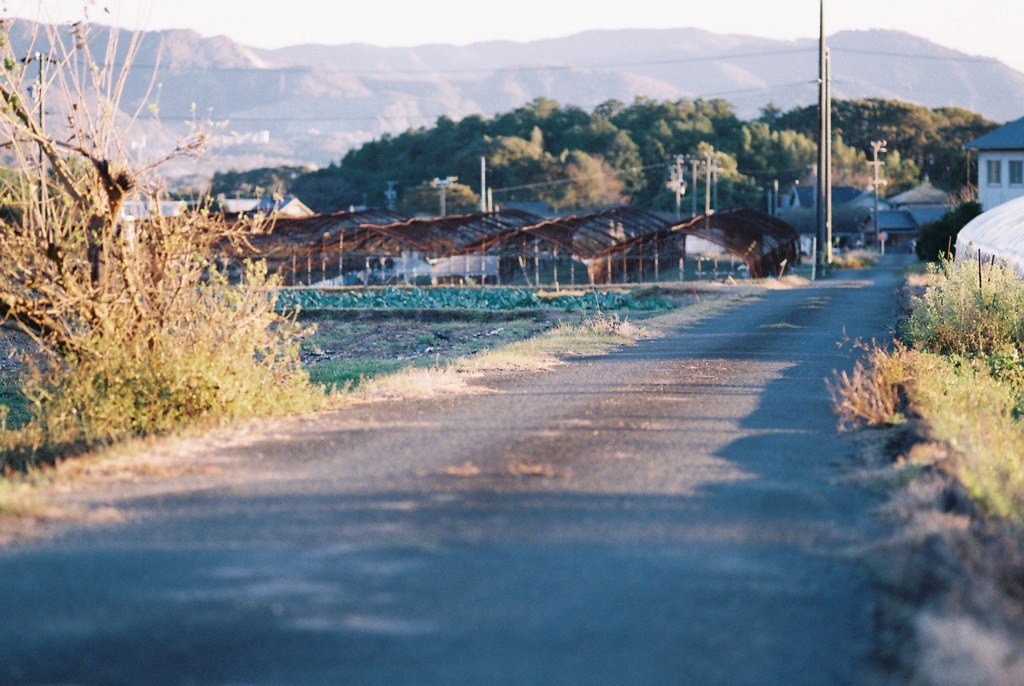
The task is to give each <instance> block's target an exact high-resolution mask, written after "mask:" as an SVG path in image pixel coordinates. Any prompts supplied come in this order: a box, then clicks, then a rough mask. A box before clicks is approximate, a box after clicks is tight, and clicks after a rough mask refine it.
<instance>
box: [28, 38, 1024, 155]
mask: <svg viewBox="0 0 1024 686" xmlns="http://www.w3.org/2000/svg"><path fill="white" fill-rule="evenodd" d="M30 28H31V26H30V24H29V23H28V22H22V23H21V24H20V26H18V25H15V27H13V29H12V33H11V39H12V42H13V43H14V44H15V45H16V46H18V45H19V41H20V43H23V44H25V45H27V41H28V33H29V31H30ZM113 30H114V29H110V28H108V27H103V26H92V27H90V31H89V34H88V35H89V38H88V40H89V42H90V44H91V45H92V47H93V49H94V51H95V52H96V53H97V54H103V50H104V47H105V46H106V45H107V41H108V39H109V37H110V32H111V31H113ZM68 31H70V29H68ZM118 37H119V39H120V44H121V46H122V47H121V52H122V53H123V52H124V50H125V47H124V46H126V45H127V43H128V39H129V35H128V34H127V33H126V32H124V31H120V35H119V36H118ZM140 37H141V44H140V48H139V52H138V55H137V57H136V58H135V61H134V66H133V68H132V71H131V75H130V78H129V80H128V86H127V88H126V98H125V101H124V103H123V107H124V109H125V110H126V111H127V112H133V111H138V112H141V115H140V116H139V118H138V120H137V121H136V123H135V124H134V125H133V127H134V128H133V129H132V130H131V132H130V133H129V137H130V138H131V140H132V142H133V143H134V146H133V147H134V148H135V149H137V150H138V151H139V154H140V156H144V155H145V153H146V152H148V151H149V150H152V152H153V154H154V155H156V154H157V153H158V152H160V151H161V150H162V148H163V147H165V146H166V145H167V144H168V143H169V142H170V141H171V140H173V139H174V137H176V136H178V135H180V134H181V133H183V132H184V131H185V127H186V125H187V123H188V122H197V121H198V122H199V123H201V124H204V125H205V126H206V128H207V129H209V130H211V131H212V132H213V134H214V135H213V137H212V141H213V148H212V150H211V153H210V155H209V156H208V157H207V158H206V159H205V161H204V162H203V163H202V164H200V165H199V166H194V165H193V166H189V165H192V164H193V163H188V164H185V163H182V164H180V165H179V166H178V167H176V168H175V169H174V170H173V173H179V174H187V173H198V174H204V173H206V174H208V173H210V172H211V171H212V170H213V169H229V168H234V169H244V168H248V167H254V166H271V165H278V164H310V165H322V164H325V163H328V162H330V161H336V160H338V159H339V158H340V157H341V156H342V155H343V154H344V152H345V151H346V150H348V149H350V148H352V147H353V146H357V145H359V144H360V143H361V142H364V141H366V140H369V139H371V138H375V137H379V136H381V135H383V134H385V133H396V132H400V131H403V130H406V129H408V128H417V127H421V126H430V125H431V124H433V122H434V121H436V119H437V118H438V117H440V116H447V117H451V118H453V119H458V118H461V117H464V116H467V115H471V114H478V113H479V114H483V115H484V116H490V115H493V114H495V113H498V112H502V111H506V110H509V109H512V108H515V107H517V106H519V105H522V104H524V103H526V102H529V101H530V100H533V99H535V98H540V97H543V98H551V99H554V100H557V101H558V102H560V103H562V104H567V105H568V104H572V105H578V106H580V107H583V108H584V109H591V108H593V107H594V106H596V105H598V104H600V103H602V102H605V101H607V100H610V99H617V100H621V101H624V102H631V101H632V100H633V99H634V98H636V97H647V98H652V99H678V98H698V97H703V98H722V99H725V100H728V101H729V102H731V103H732V104H733V105H734V106H735V108H736V111H737V113H738V114H739V115H740V116H741V117H744V118H749V117H753V116H756V115H757V113H758V111H759V109H760V108H761V107H763V106H765V105H767V104H769V103H772V104H774V105H775V106H777V107H780V108H782V109H783V110H785V109H789V108H791V107H793V106H796V105H807V104H810V103H813V102H815V100H816V96H817V86H816V82H817V71H818V56H817V40H816V39H804V40H795V41H780V40H772V39H766V38H757V37H752V36H743V35H728V34H716V33H711V32H707V31H703V30H698V29H687V28H683V29H661V30H650V29H642V30H641V29H622V30H608V31H590V32H585V33H580V34H577V35H573V36H568V37H565V38H558V39H549V40H541V41H535V42H528V43H516V42H509V41H493V42H484V43H476V44H471V45H467V46H452V45H422V46H418V47H411V48H382V47H376V46H372V45H365V44H347V45H338V46H327V45H298V46H292V47H285V48H280V49H275V50H262V49H255V48H250V47H246V46H243V45H239V44H237V43H235V42H233V41H231V40H230V39H228V38H225V37H223V36H220V37H213V38H205V37H202V36H200V35H199V34H197V33H195V32H193V31H187V30H170V31H158V32H149V33H143V34H141V36H140ZM828 42H829V46H830V49H831V54H832V72H833V95H834V97H836V98H862V97H881V98H891V99H898V100H904V101H908V102H914V103H918V104H922V105H925V106H928V107H942V106H957V107H962V108H965V109H969V110H972V111H975V112H978V113H980V114H983V115H985V116H986V117H989V118H991V119H993V120H996V121H1000V122H1002V121H1007V120H1010V119H1016V118H1018V117H1020V116H1022V115H1024V73H1022V72H1019V71H1016V70H1014V69H1012V68H1010V67H1008V66H1007V65H1005V64H1003V63H1001V62H999V61H997V60H994V59H991V58H983V57H975V56H971V55H967V54H964V53H962V52H959V51H956V50H953V49H950V48H946V47H943V46H940V45H937V44H935V43H932V42H930V41H928V40H926V39H923V38H920V37H917V36H914V35H911V34H908V33H902V32H896V31H882V30H873V31H846V32H841V33H836V34H834V35H832V36H831V37H830V38H829V41H828Z"/></svg>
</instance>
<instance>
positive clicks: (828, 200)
mask: <svg viewBox="0 0 1024 686" xmlns="http://www.w3.org/2000/svg"><path fill="white" fill-rule="evenodd" d="M825 239H826V242H825V264H832V51H831V50H830V49H829V48H827V47H826V48H825Z"/></svg>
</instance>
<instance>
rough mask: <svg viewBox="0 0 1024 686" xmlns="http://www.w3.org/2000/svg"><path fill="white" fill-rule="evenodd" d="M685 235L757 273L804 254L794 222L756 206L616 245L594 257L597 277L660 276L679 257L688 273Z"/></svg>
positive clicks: (607, 279) (592, 265)
mask: <svg viewBox="0 0 1024 686" xmlns="http://www.w3.org/2000/svg"><path fill="white" fill-rule="evenodd" d="M683 236H694V237H695V238H702V239H704V240H706V241H708V242H710V243H714V244H715V245H718V246H721V247H722V248H725V249H726V250H727V251H728V252H730V253H732V254H733V255H735V256H737V257H738V258H740V259H741V260H743V261H744V263H746V265H747V269H748V270H749V274H750V276H751V277H753V278H764V277H766V276H777V275H779V274H780V273H781V272H782V271H783V270H784V268H785V266H788V265H796V264H798V262H799V259H800V250H799V248H800V236H799V234H798V233H797V232H796V230H795V229H793V228H792V227H791V226H789V225H788V224H786V223H785V222H783V221H780V220H778V219H775V218H773V217H770V216H769V215H767V214H764V213H762V212H758V211H757V210H747V209H744V210H733V211H731V212H720V213H716V214H713V215H710V216H705V215H699V216H697V217H694V218H692V219H689V220H687V221H686V222H684V223H682V224H677V225H675V226H671V227H669V228H667V229H664V230H661V231H656V232H653V233H649V234H646V235H642V236H637V237H636V238H634V239H632V240H629V241H626V242H623V243H620V244H618V245H614V246H611V247H609V248H608V249H606V250H604V251H602V252H600V253H599V254H597V255H595V256H594V257H593V258H592V259H591V260H590V270H591V278H592V279H593V281H594V282H595V283H619V282H623V283H625V282H643V281H647V280H653V281H657V280H659V279H660V275H661V272H662V271H663V270H664V269H665V268H667V267H670V266H674V264H675V263H676V262H678V264H679V270H680V271H679V273H680V274H681V273H683V269H684V266H683V260H684V259H685V247H684V245H683V242H682V237H683Z"/></svg>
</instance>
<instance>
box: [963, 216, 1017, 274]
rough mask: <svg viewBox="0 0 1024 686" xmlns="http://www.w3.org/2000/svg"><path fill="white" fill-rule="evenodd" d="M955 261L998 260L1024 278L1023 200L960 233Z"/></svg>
mask: <svg viewBox="0 0 1024 686" xmlns="http://www.w3.org/2000/svg"><path fill="white" fill-rule="evenodd" d="M956 259H957V260H958V261H960V260H977V259H981V260H982V261H992V260H996V261H999V262H1003V263H1004V264H1006V265H1008V266H1011V267H1013V268H1014V269H1015V270H1016V271H1017V273H1018V274H1019V275H1020V276H1021V278H1024V198H1017V199H1016V200H1011V201H1009V202H1006V203H1003V204H1002V205H998V206H997V207H994V208H993V209H991V210H989V211H988V212H985V213H984V214H981V215H980V216H978V217H976V218H975V219H974V220H973V221H971V222H970V223H969V224H968V225H967V226H965V227H964V228H963V229H961V230H960V233H959V234H958V235H957V239H956Z"/></svg>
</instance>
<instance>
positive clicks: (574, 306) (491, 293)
mask: <svg viewBox="0 0 1024 686" xmlns="http://www.w3.org/2000/svg"><path fill="white" fill-rule="evenodd" d="M277 306H278V309H281V310H294V309H295V308H300V309H303V310H320V309H349V308H374V309H429V310H433V309H472V310H518V309H532V308H540V307H550V308H558V309H564V310H623V309H631V310H637V309H659V308H661V307H665V306H666V305H665V304H664V303H662V302H661V301H650V300H639V301H638V300H636V299H635V298H634V297H633V296H632V295H631V294H629V293H625V292H615V291H591V292H588V293H583V294H574V295H553V296H547V295H545V296H543V297H539V296H538V295H537V294H536V293H535V292H534V291H532V290H529V289H526V288H486V289H483V288H379V289H372V290H351V291H323V290H319V289H312V288H304V289H288V290H282V291H280V293H279V294H278V305H277Z"/></svg>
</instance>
